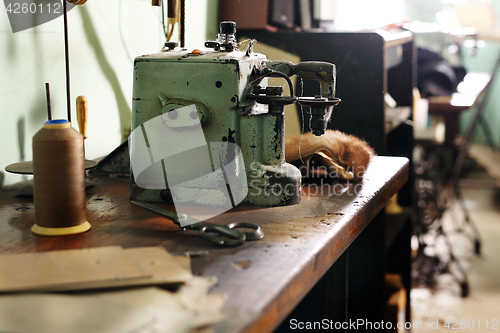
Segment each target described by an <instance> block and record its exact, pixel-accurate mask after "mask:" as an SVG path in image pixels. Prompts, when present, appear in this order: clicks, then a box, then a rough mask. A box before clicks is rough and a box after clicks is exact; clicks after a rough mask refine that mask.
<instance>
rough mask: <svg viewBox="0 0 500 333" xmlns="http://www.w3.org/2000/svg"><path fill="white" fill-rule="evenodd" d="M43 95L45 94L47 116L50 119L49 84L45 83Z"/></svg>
mask: <svg viewBox="0 0 500 333" xmlns="http://www.w3.org/2000/svg"><path fill="white" fill-rule="evenodd" d="M45 95H46V96H47V116H48V118H49V120H52V109H51V107H50V85H49V84H48V83H45Z"/></svg>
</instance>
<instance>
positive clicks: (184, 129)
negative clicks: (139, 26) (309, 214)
mask: <svg viewBox="0 0 500 333" xmlns="http://www.w3.org/2000/svg"><path fill="white" fill-rule="evenodd" d="M220 27H221V30H220V33H219V35H218V38H217V40H216V41H210V42H207V43H206V44H205V46H206V49H204V50H192V51H188V50H185V49H180V48H178V47H175V45H172V44H167V45H166V47H165V48H164V50H163V52H161V53H158V54H152V55H146V56H141V57H138V58H137V59H136V60H135V65H134V91H133V103H132V134H131V135H130V139H129V146H130V154H131V156H130V157H131V167H132V170H131V171H132V177H131V191H130V196H131V198H132V199H134V200H140V201H148V202H159V203H160V202H170V203H172V202H173V203H175V205H176V209H177V210H178V211H179V207H180V206H182V205H186V206H192V205H195V206H196V205H205V204H206V205H208V206H210V207H218V208H217V209H216V210H221V209H222V210H224V209H225V210H227V209H230V208H232V207H233V206H234V205H237V204H239V203H240V202H243V203H247V204H253V205H264V206H277V205H290V204H295V203H297V202H299V200H300V185H301V174H300V172H299V170H298V169H297V168H295V167H294V166H292V165H290V164H288V163H285V160H284V135H285V133H284V113H283V109H284V105H286V104H291V103H295V102H298V103H300V104H303V105H305V106H309V107H311V108H312V115H313V116H312V119H311V128H312V131H313V133H314V134H316V135H321V134H323V133H324V130H325V128H326V125H327V122H328V120H329V118H330V114H331V112H332V109H333V106H334V105H336V104H337V103H338V102H339V101H340V100H339V99H337V98H335V97H334V95H335V66H334V65H333V64H329V63H324V62H301V63H299V64H297V65H294V64H292V63H290V62H282V61H281V62H280V61H269V60H267V58H266V56H264V55H263V54H258V53H254V52H252V43H251V44H250V46H249V47H248V49H247V50H246V51H240V50H238V49H237V43H236V39H235V31H236V29H235V24H234V22H222V23H221V26H220ZM292 75H298V76H300V77H301V78H304V79H314V80H318V81H319V82H320V85H321V92H320V94H319V95H318V96H315V97H296V96H294V95H293V93H292V94H291V96H283V89H282V87H269V86H267V85H266V83H267V79H266V78H267V77H271V76H273V77H282V78H283V79H284V80H285V81H286V82H287V83H288V84H289V85H290V88H291V89H290V91H291V92H293V87H292V83H291V81H290V79H289V77H290V76H292ZM226 208H227V209H226Z"/></svg>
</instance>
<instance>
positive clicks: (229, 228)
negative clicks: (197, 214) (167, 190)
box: [131, 200, 264, 247]
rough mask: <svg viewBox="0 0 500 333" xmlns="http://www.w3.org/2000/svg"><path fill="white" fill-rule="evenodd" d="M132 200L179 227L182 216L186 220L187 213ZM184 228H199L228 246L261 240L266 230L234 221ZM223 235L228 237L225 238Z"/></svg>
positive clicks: (213, 240)
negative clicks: (244, 230)
mask: <svg viewBox="0 0 500 333" xmlns="http://www.w3.org/2000/svg"><path fill="white" fill-rule="evenodd" d="M131 202H132V203H133V204H136V205H137V206H139V207H142V208H144V209H146V210H149V211H150V212H153V213H155V214H158V215H160V216H162V217H165V218H167V219H169V220H172V222H174V223H175V224H177V225H179V227H180V219H181V218H182V219H183V220H184V219H186V218H187V216H186V215H185V214H179V215H177V214H175V213H172V212H171V211H169V210H166V209H163V208H160V207H156V206H154V205H151V204H148V203H145V202H139V201H133V200H131ZM184 228H185V229H189V230H198V235H199V236H200V237H202V238H205V239H206V240H208V241H210V242H212V243H214V244H217V245H219V246H227V247H232V246H239V245H241V244H243V243H244V242H245V241H253V240H259V239H262V238H263V237H264V231H262V229H261V228H260V227H259V226H258V225H256V224H253V223H248V222H234V223H229V224H227V225H219V224H213V223H207V222H198V223H193V224H190V225H187V226H185V227H184ZM237 229H253V231H246V232H242V231H240V230H237ZM210 233H215V234H218V235H219V236H214V235H212V234H210ZM222 236H224V237H226V238H223V237H222Z"/></svg>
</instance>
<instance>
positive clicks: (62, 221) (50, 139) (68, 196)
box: [31, 119, 90, 236]
mask: <svg viewBox="0 0 500 333" xmlns="http://www.w3.org/2000/svg"><path fill="white" fill-rule="evenodd" d="M83 165H84V156H83V137H82V135H81V134H80V133H78V132H77V131H76V130H75V129H74V128H73V127H71V123H69V122H68V121H67V120H61V119H58V120H49V121H47V122H46V123H45V124H44V125H43V128H42V129H41V130H40V131H38V133H36V134H35V136H34V137H33V183H34V199H35V225H34V226H33V227H32V228H31V231H32V232H33V233H35V234H38V235H43V236H62V235H71V234H77V233H81V232H85V231H87V230H89V229H90V223H88V222H87V208H86V202H85V177H84V166H83Z"/></svg>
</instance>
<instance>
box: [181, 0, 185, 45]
mask: <svg viewBox="0 0 500 333" xmlns="http://www.w3.org/2000/svg"><path fill="white" fill-rule="evenodd" d="M180 1H181V3H180V6H181V17H180V24H179V42H180V44H181V47H184V44H185V39H186V37H185V36H186V30H185V25H186V4H185V0H180Z"/></svg>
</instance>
